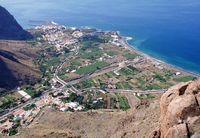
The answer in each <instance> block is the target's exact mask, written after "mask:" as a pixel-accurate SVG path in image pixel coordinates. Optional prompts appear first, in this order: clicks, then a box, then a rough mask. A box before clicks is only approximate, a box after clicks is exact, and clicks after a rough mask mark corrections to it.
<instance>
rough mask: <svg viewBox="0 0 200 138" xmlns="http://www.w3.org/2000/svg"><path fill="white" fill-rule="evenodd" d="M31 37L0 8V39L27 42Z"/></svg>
mask: <svg viewBox="0 0 200 138" xmlns="http://www.w3.org/2000/svg"><path fill="white" fill-rule="evenodd" d="M31 38H32V36H31V34H30V33H28V32H27V31H25V30H23V28H22V27H21V26H20V25H19V24H18V23H17V21H16V20H15V18H14V17H13V16H12V15H11V14H10V13H9V12H8V11H7V10H6V9H5V8H3V7H2V6H0V39H5V40H27V39H31Z"/></svg>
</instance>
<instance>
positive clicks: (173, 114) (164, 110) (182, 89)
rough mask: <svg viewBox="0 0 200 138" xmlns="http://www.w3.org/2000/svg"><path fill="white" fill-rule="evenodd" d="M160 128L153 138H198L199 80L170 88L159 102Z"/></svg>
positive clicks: (199, 129)
mask: <svg viewBox="0 0 200 138" xmlns="http://www.w3.org/2000/svg"><path fill="white" fill-rule="evenodd" d="M160 109H161V117H160V128H159V130H157V131H155V132H153V133H152V135H151V137H154V138H188V137H191V138H199V137H200V80H197V81H193V82H187V83H181V84H178V85H176V86H174V87H172V88H170V89H169V90H168V91H167V92H166V93H164V94H163V96H162V97H161V100H160Z"/></svg>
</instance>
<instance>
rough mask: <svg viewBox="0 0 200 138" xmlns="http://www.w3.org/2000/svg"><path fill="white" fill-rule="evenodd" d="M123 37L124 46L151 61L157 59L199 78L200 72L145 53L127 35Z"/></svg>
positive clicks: (156, 60)
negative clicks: (131, 42) (130, 41)
mask: <svg viewBox="0 0 200 138" xmlns="http://www.w3.org/2000/svg"><path fill="white" fill-rule="evenodd" d="M121 37H122V41H121V42H122V44H123V46H124V47H125V48H126V49H129V50H130V51H134V52H136V53H137V54H139V55H141V56H143V57H145V58H146V59H148V60H151V61H155V62H157V63H160V64H163V65H164V66H166V67H167V68H170V69H174V70H179V71H180V72H182V73H185V74H188V75H192V76H194V77H197V78H199V77H200V74H199V73H196V72H192V71H189V70H186V69H183V68H181V67H178V66H176V65H173V64H170V63H167V62H165V61H163V60H160V59H157V58H155V57H152V56H150V55H148V54H146V53H144V52H143V51H141V50H139V49H138V48H136V47H135V46H134V45H131V44H129V42H128V41H129V40H127V37H124V36H121Z"/></svg>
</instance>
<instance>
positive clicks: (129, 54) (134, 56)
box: [123, 51, 138, 59]
mask: <svg viewBox="0 0 200 138" xmlns="http://www.w3.org/2000/svg"><path fill="white" fill-rule="evenodd" d="M123 56H124V57H126V58H127V59H134V58H136V57H137V56H138V55H137V54H133V53H130V52H128V51H125V52H124V53H123Z"/></svg>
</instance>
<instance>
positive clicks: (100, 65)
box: [76, 61, 108, 75]
mask: <svg viewBox="0 0 200 138" xmlns="http://www.w3.org/2000/svg"><path fill="white" fill-rule="evenodd" d="M107 65H108V63H107V62H105V61H97V62H95V63H93V64H91V65H88V66H85V67H81V68H80V69H78V70H77V71H76V73H77V74H79V75H84V74H90V73H93V72H95V71H96V70H99V69H102V68H103V67H105V66H107Z"/></svg>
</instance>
